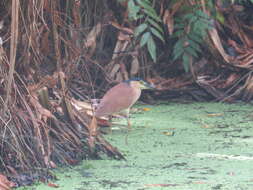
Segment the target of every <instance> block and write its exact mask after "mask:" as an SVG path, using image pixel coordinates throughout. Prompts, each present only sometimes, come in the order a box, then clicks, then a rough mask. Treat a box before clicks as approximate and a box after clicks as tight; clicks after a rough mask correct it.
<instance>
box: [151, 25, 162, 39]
mask: <svg viewBox="0 0 253 190" xmlns="http://www.w3.org/2000/svg"><path fill="white" fill-rule="evenodd" d="M150 30H151V32H152V34H154V35H155V36H156V37H157V38H159V39H160V40H162V41H163V42H165V41H164V38H163V36H162V35H161V34H160V32H159V31H158V30H156V29H155V28H153V27H151V28H150Z"/></svg>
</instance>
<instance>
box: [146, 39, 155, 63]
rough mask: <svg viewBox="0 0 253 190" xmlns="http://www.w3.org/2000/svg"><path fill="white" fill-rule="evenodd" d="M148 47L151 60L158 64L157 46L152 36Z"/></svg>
mask: <svg viewBox="0 0 253 190" xmlns="http://www.w3.org/2000/svg"><path fill="white" fill-rule="evenodd" d="M147 46H148V52H149V54H150V56H151V58H152V59H153V61H154V62H156V45H155V41H154V40H153V37H152V36H150V38H149V39H148V43H147Z"/></svg>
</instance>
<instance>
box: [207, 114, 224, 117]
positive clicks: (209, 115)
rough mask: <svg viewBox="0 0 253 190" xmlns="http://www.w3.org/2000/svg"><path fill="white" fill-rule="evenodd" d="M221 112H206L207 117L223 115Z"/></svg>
mask: <svg viewBox="0 0 253 190" xmlns="http://www.w3.org/2000/svg"><path fill="white" fill-rule="evenodd" d="M223 115H224V114H223V113H209V114H207V116H208V117H219V116H223Z"/></svg>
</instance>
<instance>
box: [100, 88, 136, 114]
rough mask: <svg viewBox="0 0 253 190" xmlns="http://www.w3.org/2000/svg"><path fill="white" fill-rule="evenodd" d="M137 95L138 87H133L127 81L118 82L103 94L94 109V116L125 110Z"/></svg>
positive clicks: (134, 100)
mask: <svg viewBox="0 0 253 190" xmlns="http://www.w3.org/2000/svg"><path fill="white" fill-rule="evenodd" d="M139 97H140V90H139V89H133V88H132V87H131V86H130V85H128V84H127V83H120V84H118V85H116V86H114V87H113V88H111V89H110V90H109V91H108V92H107V93H106V94H105V95H104V97H103V98H102V100H101V103H100V104H99V106H98V109H97V110H96V116H98V117H102V116H107V115H111V114H113V113H117V112H120V111H122V110H125V109H127V108H129V107H131V106H132V105H133V104H134V103H135V102H136V101H137V99H138V98H139Z"/></svg>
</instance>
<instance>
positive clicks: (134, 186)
mask: <svg viewBox="0 0 253 190" xmlns="http://www.w3.org/2000/svg"><path fill="white" fill-rule="evenodd" d="M143 108H144V109H143ZM134 110H135V112H134V113H133V114H132V115H131V122H132V130H131V131H130V132H129V133H128V137H127V144H126V141H125V139H126V134H127V130H126V128H124V127H122V126H120V125H117V124H115V125H114V126H113V129H112V132H111V133H110V134H108V135H106V139H107V140H108V141H109V142H110V143H111V144H113V145H114V146H116V147H117V148H118V149H119V150H120V152H122V153H123V154H124V156H125V157H126V160H121V161H117V160H111V159H108V158H105V159H104V160H84V161H83V162H82V163H80V164H79V165H78V166H75V167H71V168H70V167H67V168H61V169H57V170H54V171H53V172H54V173H55V175H56V176H57V177H58V180H57V181H52V182H51V183H53V184H57V185H59V187H58V188H57V189H60V190H107V189H113V190H123V189H124V190H125V189H127V190H142V189H156V190H157V189H173V190H198V189H199V190H205V189H210V190H219V189H221V190H224V189H227V190H233V189H242V190H247V189H249V190H252V189H253V109H252V105H250V104H224V103H190V102H189V103H176V102H173V103H161V104H159V105H138V106H135V107H134ZM136 110H137V111H136ZM115 123H120V124H125V123H126V121H125V120H124V119H121V120H115ZM52 189H54V188H52V187H50V186H48V184H36V185H34V186H32V187H22V188H18V190H52Z"/></svg>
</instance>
